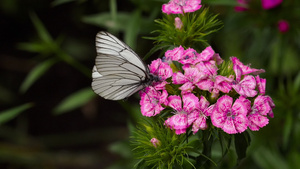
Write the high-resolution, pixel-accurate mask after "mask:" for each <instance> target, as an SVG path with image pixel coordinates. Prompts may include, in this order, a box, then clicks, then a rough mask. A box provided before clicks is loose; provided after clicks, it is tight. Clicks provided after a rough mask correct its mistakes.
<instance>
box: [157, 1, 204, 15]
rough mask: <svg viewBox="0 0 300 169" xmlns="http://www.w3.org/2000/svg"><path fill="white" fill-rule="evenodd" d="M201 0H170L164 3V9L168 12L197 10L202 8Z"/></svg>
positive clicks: (177, 12) (164, 11) (176, 12)
mask: <svg viewBox="0 0 300 169" xmlns="http://www.w3.org/2000/svg"><path fill="white" fill-rule="evenodd" d="M200 3H201V0H170V1H169V3H167V4H163V6H162V11H163V13H166V14H183V13H188V12H195V11H197V10H198V9H200V8H201V6H202V5H200Z"/></svg>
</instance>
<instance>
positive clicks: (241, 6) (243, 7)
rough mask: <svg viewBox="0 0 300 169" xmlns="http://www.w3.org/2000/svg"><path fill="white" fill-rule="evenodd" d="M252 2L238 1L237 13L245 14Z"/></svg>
mask: <svg viewBox="0 0 300 169" xmlns="http://www.w3.org/2000/svg"><path fill="white" fill-rule="evenodd" d="M249 2H250V0H237V3H238V4H239V5H238V6H235V7H234V10H235V11H236V12H243V11H247V10H248V4H249Z"/></svg>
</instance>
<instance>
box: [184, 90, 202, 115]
mask: <svg viewBox="0 0 300 169" xmlns="http://www.w3.org/2000/svg"><path fill="white" fill-rule="evenodd" d="M182 101H183V109H184V111H185V112H187V113H189V112H192V111H193V110H195V109H199V98H198V97H196V96H195V95H194V94H192V93H189V94H185V95H183V96H182Z"/></svg>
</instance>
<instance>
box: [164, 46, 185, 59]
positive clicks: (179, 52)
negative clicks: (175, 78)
mask: <svg viewBox="0 0 300 169" xmlns="http://www.w3.org/2000/svg"><path fill="white" fill-rule="evenodd" d="M183 52H184V48H183V47H182V46H179V47H176V48H174V49H173V50H168V51H167V52H166V53H165V57H164V58H163V61H166V62H171V61H178V60H179V59H181V58H182V56H183Z"/></svg>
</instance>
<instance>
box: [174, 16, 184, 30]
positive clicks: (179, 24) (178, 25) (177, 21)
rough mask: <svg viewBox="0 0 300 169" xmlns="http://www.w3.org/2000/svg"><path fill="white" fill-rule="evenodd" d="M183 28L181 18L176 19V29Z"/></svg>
mask: <svg viewBox="0 0 300 169" xmlns="http://www.w3.org/2000/svg"><path fill="white" fill-rule="evenodd" d="M182 26H183V24H182V21H181V20H180V18H179V17H176V18H175V27H176V29H181V28H182Z"/></svg>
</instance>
